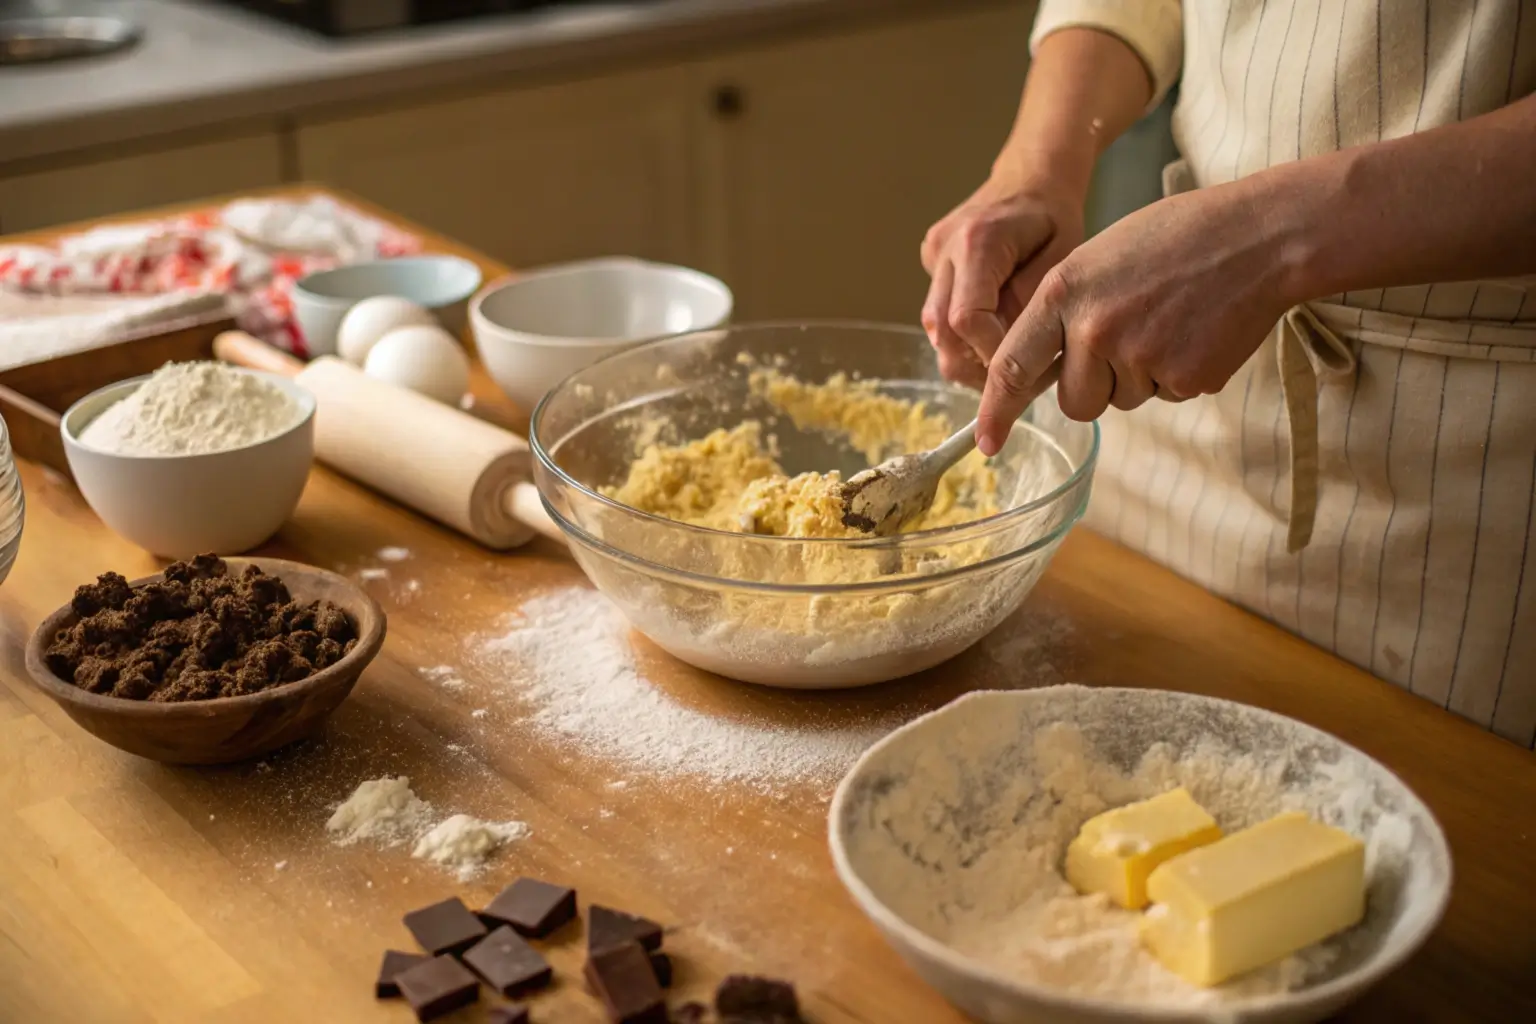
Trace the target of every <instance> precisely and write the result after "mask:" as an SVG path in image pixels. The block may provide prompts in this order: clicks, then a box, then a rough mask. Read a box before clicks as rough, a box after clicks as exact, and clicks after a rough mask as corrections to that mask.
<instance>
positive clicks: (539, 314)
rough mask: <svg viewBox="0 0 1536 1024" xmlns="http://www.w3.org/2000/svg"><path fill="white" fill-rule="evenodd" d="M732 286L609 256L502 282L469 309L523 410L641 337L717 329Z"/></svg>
mask: <svg viewBox="0 0 1536 1024" xmlns="http://www.w3.org/2000/svg"><path fill="white" fill-rule="evenodd" d="M732 303H733V300H732V297H731V290H730V289H729V288H727V287H726V286H725V285H724V284H723V283H721V282H720V281H718V280H716V279H715V278H713V277H710V276H709V275H708V274H703V273H700V272H699V271H697V270H689V269H688V268H686V267H675V266H672V265H670V264H666V263H651V262H648V261H645V260H638V259H631V258H628V257H608V258H604V259H596V260H583V261H580V262H577V263H564V264H560V265H559V266H553V267H545V268H543V269H541V270H534V271H530V272H529V273H526V274H522V275H519V276H517V277H512V278H508V279H506V280H504V281H497V282H494V283H493V284H491V285H489V286H488V287H486V288H485V289H484V290H483V291H481V293H480V294H479V295H476V296H475V297H474V299H473V301H471V302H470V304H469V320H470V324H471V326H472V328H473V330H474V336H475V348H476V350H477V351H478V352H479V355H480V359H481V361H482V362H484V363H485V368H486V370H487V371H489V373H490V375H491V379H492V380H494V381H495V382H496V385H497V387H499V388H501V390H502V391H504V392H506V394H507V396H508V397H509V398H511V399H512V400H513V401H515V402H517V403H518V404H519V405H521V406H522V407H523V408H524V409H528V410H530V411H531V410H532V409H533V407H534V406H535V405H537V404H538V402H539V399H541V398H543V397H544V393H545V392H547V391H548V390H549V389H550V388H552V387H554V386H555V385H556V384H558V383H560V382H561V381H562V380H564V379H565V378H566V377H568V376H570V375H571V374H573V373H575V372H576V371H577V370H580V369H583V368H585V367H587V366H590V365H591V364H593V363H595V362H597V361H598V360H599V359H602V358H603V357H604V356H608V355H612V354H613V353H615V352H619V351H622V350H624V349H626V348H630V347H632V346H634V345H638V344H640V343H641V342H643V341H650V340H652V339H654V338H660V337H664V336H666V335H669V334H681V333H683V332H685V331H697V330H705V329H708V328H711V327H719V326H720V325H721V324H723V323H725V322H726V321H727V320H729V319H730V316H731V307H732Z"/></svg>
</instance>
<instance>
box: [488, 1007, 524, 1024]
mask: <svg viewBox="0 0 1536 1024" xmlns="http://www.w3.org/2000/svg"><path fill="white" fill-rule="evenodd" d="M485 1020H486V1024H528V1007H526V1006H498V1007H496V1008H495V1009H493V1010H492V1011H491V1012H490V1013H488V1014H486V1017H485Z"/></svg>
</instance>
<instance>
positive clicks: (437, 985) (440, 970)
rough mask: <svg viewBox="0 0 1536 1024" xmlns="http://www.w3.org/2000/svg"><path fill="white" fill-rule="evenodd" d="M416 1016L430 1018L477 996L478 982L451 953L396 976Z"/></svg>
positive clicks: (396, 981) (448, 1011)
mask: <svg viewBox="0 0 1536 1024" xmlns="http://www.w3.org/2000/svg"><path fill="white" fill-rule="evenodd" d="M395 984H397V985H399V986H400V994H401V995H403V996H404V997H405V1001H406V1002H407V1003H410V1004H411V1009H413V1010H415V1011H416V1019H417V1020H433V1019H434V1018H437V1017H441V1016H442V1015H443V1014H445V1013H452V1012H453V1011H454V1010H457V1009H458V1008H459V1007H461V1006H468V1005H469V1004H470V1003H472V1002H474V1001H475V1000H477V999H479V998H480V982H479V981H478V980H476V978H475V976H474V975H473V974H470V973H469V968H467V967H465V966H464V965H463V964H461V963H459V962H458V961H457V960H455V959H454V958H453V957H451V956H447V955H443V956H435V957H433V958H432V959H430V960H426V961H423V962H422V963H419V964H417V965H416V966H415V967H409V968H407V969H405V970H403V971H401V972H400V973H399V974H397V975H396V976H395Z"/></svg>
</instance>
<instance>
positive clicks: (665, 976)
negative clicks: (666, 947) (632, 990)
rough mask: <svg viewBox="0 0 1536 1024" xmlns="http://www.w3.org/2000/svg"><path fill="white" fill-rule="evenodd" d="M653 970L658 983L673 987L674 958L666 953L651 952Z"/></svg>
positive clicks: (663, 986) (665, 986) (664, 986)
mask: <svg viewBox="0 0 1536 1024" xmlns="http://www.w3.org/2000/svg"><path fill="white" fill-rule="evenodd" d="M651 971H652V973H654V974H655V975H656V984H658V985H660V986H661V987H662V988H671V987H672V958H671V957H669V956H667V954H665V953H652V954H651Z"/></svg>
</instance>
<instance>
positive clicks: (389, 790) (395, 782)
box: [325, 775, 432, 846]
mask: <svg viewBox="0 0 1536 1024" xmlns="http://www.w3.org/2000/svg"><path fill="white" fill-rule="evenodd" d="M431 818H432V805H431V804H429V803H427V802H426V801H425V800H422V799H421V798H420V797H418V796H417V795H416V794H415V793H413V792H411V780H410V779H409V778H407V777H406V776H404V775H399V776H395V777H393V778H391V777H390V776H388V775H386V776H384V777H383V778H381V779H369V780H368V781H367V782H364V783H361V784H360V785H359V786H358V787H357V789H356V790H354V791H353V793H352V795H351V796H349V797H348V798H347V799H346V801H345V802H343V803H342V804H341V806H340V807H337V808H336V810H335V812H334V813H333V814H332V815H331V820H330V821H327V822H326V823H325V828H326V831H328V832H332V833H335V834H336V837H337V838H336V842H337V843H338V844H339V845H341V846H349V845H351V844H352V843H355V842H357V841H358V840H362V839H366V840H370V841H374V842H381V843H383V844H384V845H386V846H399V845H400V844H401V843H403V842H405V841H406V840H407V839H409V838H412V837H414V836H415V835H416V834H417V833H419V832H421V831H422V830H424V829H425V828H427V826H428V825H430V824H431Z"/></svg>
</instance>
